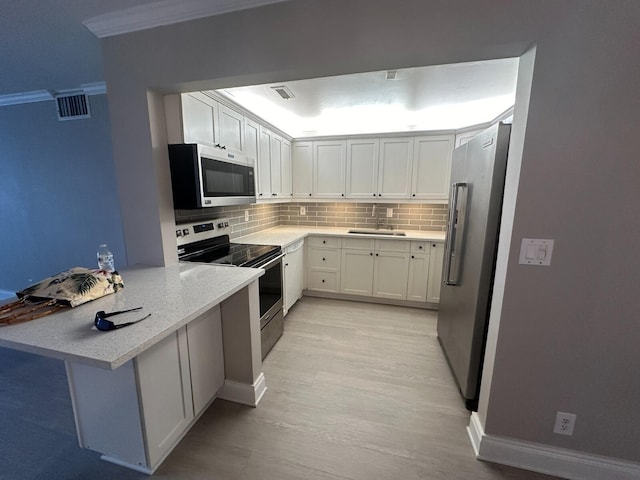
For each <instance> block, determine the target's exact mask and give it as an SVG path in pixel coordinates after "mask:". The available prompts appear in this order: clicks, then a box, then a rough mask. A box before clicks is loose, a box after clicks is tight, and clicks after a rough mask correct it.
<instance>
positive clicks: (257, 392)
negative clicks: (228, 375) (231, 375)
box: [216, 372, 267, 407]
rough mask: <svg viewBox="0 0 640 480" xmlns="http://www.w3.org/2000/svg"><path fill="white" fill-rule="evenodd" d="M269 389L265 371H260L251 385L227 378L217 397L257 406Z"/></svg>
mask: <svg viewBox="0 0 640 480" xmlns="http://www.w3.org/2000/svg"><path fill="white" fill-rule="evenodd" d="M266 391H267V384H266V382H265V380H264V373H262V372H260V375H258V378H257V379H256V381H255V382H254V383H253V385H249V384H248V383H241V382H235V381H233V380H225V381H224V385H223V386H222V388H221V389H220V390H218V394H217V395H216V397H217V398H221V399H223V400H229V401H230V402H235V403H241V404H243V405H249V406H250V407H257V406H258V403H260V400H261V399H262V397H263V395H264V393H265V392H266Z"/></svg>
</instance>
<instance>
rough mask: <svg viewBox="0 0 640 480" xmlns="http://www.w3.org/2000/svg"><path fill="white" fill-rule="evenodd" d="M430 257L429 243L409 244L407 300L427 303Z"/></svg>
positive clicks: (415, 242)
mask: <svg viewBox="0 0 640 480" xmlns="http://www.w3.org/2000/svg"><path fill="white" fill-rule="evenodd" d="M430 256H431V243H430V242H417V241H412V242H411V256H410V257H409V282H408V283H407V300H413V301H415V302H426V301H427V289H428V286H429V257H430Z"/></svg>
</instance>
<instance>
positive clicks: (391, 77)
mask: <svg viewBox="0 0 640 480" xmlns="http://www.w3.org/2000/svg"><path fill="white" fill-rule="evenodd" d="M397 77H398V71H397V70H387V74H386V76H385V78H386V79H387V80H395V79H396V78H397Z"/></svg>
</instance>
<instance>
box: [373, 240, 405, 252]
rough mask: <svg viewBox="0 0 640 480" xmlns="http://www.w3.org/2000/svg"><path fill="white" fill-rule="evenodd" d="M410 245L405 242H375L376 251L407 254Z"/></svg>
mask: <svg viewBox="0 0 640 480" xmlns="http://www.w3.org/2000/svg"><path fill="white" fill-rule="evenodd" d="M410 243H411V242H409V241H407V240H376V251H381V252H403V253H409V249H410V248H411V245H410Z"/></svg>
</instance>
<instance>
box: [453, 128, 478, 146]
mask: <svg viewBox="0 0 640 480" xmlns="http://www.w3.org/2000/svg"><path fill="white" fill-rule="evenodd" d="M482 131H483V129H479V130H470V131H468V132H464V133H459V134H457V135H456V147H459V146H460V145H464V144H465V143H467V142H468V141H469V140H471V139H472V138H473V137H475V136H476V135H478V134H479V133H481V132H482Z"/></svg>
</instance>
